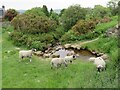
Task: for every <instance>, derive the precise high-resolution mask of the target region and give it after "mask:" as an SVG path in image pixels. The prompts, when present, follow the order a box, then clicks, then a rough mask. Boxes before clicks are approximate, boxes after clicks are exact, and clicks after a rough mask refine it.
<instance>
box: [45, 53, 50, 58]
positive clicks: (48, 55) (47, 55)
mask: <svg viewBox="0 0 120 90" xmlns="http://www.w3.org/2000/svg"><path fill="white" fill-rule="evenodd" d="M50 55H51V53H48V54H46V53H45V54H43V57H44V58H49V57H50Z"/></svg>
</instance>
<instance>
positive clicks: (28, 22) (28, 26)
mask: <svg viewBox="0 0 120 90" xmlns="http://www.w3.org/2000/svg"><path fill="white" fill-rule="evenodd" d="M12 25H13V26H14V29H15V30H16V31H21V32H23V33H30V34H39V33H47V32H50V31H54V30H55V28H56V27H57V25H56V22H55V21H53V20H50V19H49V18H47V17H43V16H35V15H34V14H29V15H28V14H22V15H18V16H17V17H15V18H14V19H13V20H12Z"/></svg>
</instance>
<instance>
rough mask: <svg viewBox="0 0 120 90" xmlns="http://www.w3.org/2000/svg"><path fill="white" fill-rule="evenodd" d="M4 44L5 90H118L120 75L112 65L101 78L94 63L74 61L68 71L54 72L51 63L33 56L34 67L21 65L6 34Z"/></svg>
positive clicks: (32, 65) (32, 64)
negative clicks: (111, 89)
mask: <svg viewBox="0 0 120 90" xmlns="http://www.w3.org/2000/svg"><path fill="white" fill-rule="evenodd" d="M2 44H3V47H2V61H3V62H2V65H3V66H2V70H3V71H2V75H3V77H2V80H3V81H2V82H3V86H2V87H3V88H60V87H62V88H80V87H82V88H96V87H102V88H104V87H106V88H115V87H117V85H118V82H117V78H116V75H117V74H116V72H115V71H114V69H112V67H111V66H110V65H109V66H108V68H107V70H106V71H104V72H101V73H100V74H98V73H97V72H96V69H95V67H94V65H93V64H92V63H89V62H83V61H80V60H76V61H74V64H70V65H69V66H68V68H65V69H64V67H62V68H60V69H58V70H56V69H55V70H51V69H50V60H49V59H41V58H38V57H36V56H33V58H32V59H33V61H32V63H28V62H29V60H25V61H22V62H20V63H19V62H18V59H19V58H18V51H17V50H15V46H14V45H13V44H12V42H11V41H10V40H9V37H8V33H7V32H6V31H5V32H4V33H3V42H2ZM96 44H98V43H96ZM101 44H102V43H101ZM96 48H98V47H97V46H96ZM7 51H10V52H9V53H7ZM27 63H28V64H27ZM109 63H111V62H109Z"/></svg>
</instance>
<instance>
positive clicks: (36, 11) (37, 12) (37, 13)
mask: <svg viewBox="0 0 120 90" xmlns="http://www.w3.org/2000/svg"><path fill="white" fill-rule="evenodd" d="M25 14H27V15H29V14H32V15H34V16H45V13H44V12H43V9H42V8H41V7H35V8H32V9H30V10H27V11H26V12H25Z"/></svg>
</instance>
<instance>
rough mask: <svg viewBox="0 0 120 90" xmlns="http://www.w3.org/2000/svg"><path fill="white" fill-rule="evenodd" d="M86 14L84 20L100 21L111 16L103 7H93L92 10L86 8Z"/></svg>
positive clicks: (108, 10)
mask: <svg viewBox="0 0 120 90" xmlns="http://www.w3.org/2000/svg"><path fill="white" fill-rule="evenodd" d="M86 11H87V14H86V19H87V20H88V19H102V18H104V17H109V16H111V12H110V9H109V8H106V7H103V6H101V5H95V6H94V8H93V9H92V8H86Z"/></svg>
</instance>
